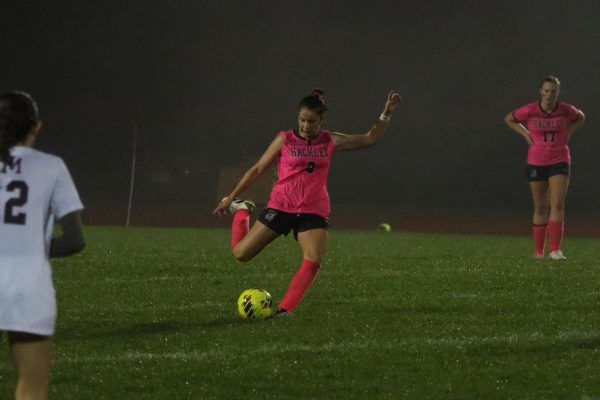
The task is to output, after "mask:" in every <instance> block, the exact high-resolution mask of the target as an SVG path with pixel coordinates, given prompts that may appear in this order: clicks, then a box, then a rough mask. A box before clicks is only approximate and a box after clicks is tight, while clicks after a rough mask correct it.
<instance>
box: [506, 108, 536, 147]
mask: <svg viewBox="0 0 600 400" xmlns="http://www.w3.org/2000/svg"><path fill="white" fill-rule="evenodd" d="M504 122H505V123H506V125H508V127H509V128H510V129H512V130H513V131H515V132H517V133H518V134H519V135H521V136H523V138H524V139H525V140H526V141H527V144H529V145H530V146H531V145H532V144H533V141H532V140H531V136H530V135H529V131H528V130H527V128H525V127H524V126H523V124H521V123H520V122H519V121H517V120H516V119H515V116H514V115H513V113H512V112H509V113H508V114H506V117H504Z"/></svg>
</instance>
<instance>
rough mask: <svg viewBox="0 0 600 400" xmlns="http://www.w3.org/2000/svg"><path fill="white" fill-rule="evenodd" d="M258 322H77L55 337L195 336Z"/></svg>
mask: <svg viewBox="0 0 600 400" xmlns="http://www.w3.org/2000/svg"><path fill="white" fill-rule="evenodd" d="M257 322H260V321H248V320H244V319H241V318H235V317H218V318H215V319H213V320H210V321H179V320H167V321H155V322H146V321H144V322H135V321H132V322H129V323H123V322H119V323H117V322H115V323H111V322H110V321H103V323H99V322H98V321H93V320H91V321H79V324H78V326H80V328H79V327H77V328H74V329H63V330H59V331H57V333H56V335H55V337H56V339H58V340H59V341H61V342H65V341H70V340H86V339H98V338H104V337H115V338H119V339H121V340H127V339H133V338H136V337H140V336H143V335H156V334H163V335H170V334H176V333H193V332H194V331H197V332H198V333H200V332H204V331H206V330H211V329H218V330H220V329H222V328H225V327H227V328H232V327H236V326H247V325H248V324H249V323H257Z"/></svg>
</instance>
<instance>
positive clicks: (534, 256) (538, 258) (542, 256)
mask: <svg viewBox="0 0 600 400" xmlns="http://www.w3.org/2000/svg"><path fill="white" fill-rule="evenodd" d="M531 258H533V259H534V260H541V259H543V258H544V255H543V254H541V253H533V255H532V256H531Z"/></svg>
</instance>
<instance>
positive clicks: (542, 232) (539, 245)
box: [532, 225, 547, 255]
mask: <svg viewBox="0 0 600 400" xmlns="http://www.w3.org/2000/svg"><path fill="white" fill-rule="evenodd" d="M546 228H547V226H546V225H534V226H533V228H532V229H533V247H534V251H535V254H541V255H543V254H544V246H545V245H546Z"/></svg>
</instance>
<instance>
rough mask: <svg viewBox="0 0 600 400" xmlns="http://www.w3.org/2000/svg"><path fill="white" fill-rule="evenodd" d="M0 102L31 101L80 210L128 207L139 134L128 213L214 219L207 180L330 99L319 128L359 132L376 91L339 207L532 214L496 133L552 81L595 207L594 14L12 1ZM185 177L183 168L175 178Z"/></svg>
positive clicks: (508, 146)
mask: <svg viewBox="0 0 600 400" xmlns="http://www.w3.org/2000/svg"><path fill="white" fill-rule="evenodd" d="M0 7H1V8H0V60H1V63H2V68H1V70H0V90H2V91H7V90H12V89H23V90H26V91H28V92H30V93H31V94H32V95H33V96H34V97H35V98H36V99H37V100H38V103H39V105H40V108H41V112H42V116H43V119H44V122H45V129H44V132H43V135H42V136H41V137H40V140H39V143H38V147H39V148H40V149H42V150H45V151H49V152H53V153H56V154H59V155H61V156H62V157H63V158H64V159H65V160H66V162H67V164H68V165H69V167H70V169H71V171H72V174H73V176H74V178H75V180H76V183H77V185H78V187H79V189H80V192H81V195H82V198H83V200H84V203H86V204H87V205H88V210H89V209H91V212H93V211H94V208H101V207H107V205H108V204H110V205H111V206H112V207H117V208H119V207H123V208H124V207H125V206H126V202H127V196H128V192H127V191H128V184H129V172H130V162H131V138H132V132H133V129H134V126H136V124H137V125H138V127H139V132H140V141H139V154H138V167H139V169H138V175H137V179H138V180H137V186H136V193H135V199H136V203H137V204H144V203H149V204H150V203H152V204H171V205H172V204H186V205H197V206H198V207H199V210H201V212H205V211H206V212H210V209H211V207H212V206H213V205H214V201H215V199H216V198H218V197H219V196H220V195H221V194H222V193H216V192H217V180H218V176H219V171H220V169H221V168H222V167H226V166H230V167H231V166H239V165H241V164H242V163H248V160H252V159H254V158H257V157H258V156H260V154H261V153H262V152H263V151H264V149H265V148H266V147H267V145H268V143H269V142H270V141H271V140H272V138H273V137H274V135H275V134H276V133H277V131H278V130H280V129H284V128H291V127H294V126H295V113H296V106H297V102H298V100H299V99H300V98H301V97H303V96H304V95H305V94H307V93H309V92H310V91H311V89H312V88H313V87H316V86H319V87H322V88H324V89H325V91H326V93H327V101H328V104H329V108H330V112H329V113H328V115H327V127H328V128H330V129H332V130H337V131H341V132H346V133H363V132H364V131H366V130H367V129H368V128H369V127H370V125H371V124H372V122H373V121H374V120H375V119H376V118H377V117H378V115H379V113H380V112H381V109H382V106H383V103H384V100H385V96H386V94H387V91H388V90H389V89H391V88H395V89H397V90H398V91H400V93H401V94H402V96H403V99H404V102H403V104H402V105H401V108H400V110H399V111H398V112H397V114H396V115H395V116H394V119H393V122H392V125H391V127H390V129H389V131H388V132H387V133H386V136H385V137H384V138H383V139H382V141H381V142H380V144H379V145H378V146H376V147H375V148H371V149H367V150H363V151H360V152H355V153H340V154H338V155H337V156H336V157H335V162H334V166H333V168H332V171H331V177H330V194H331V196H332V202H333V205H334V207H335V205H357V206H365V205H381V206H386V205H396V206H401V207H411V208H422V209H426V208H430V207H433V208H448V209H451V210H452V209H467V210H473V209H481V210H496V211H510V210H522V209H524V208H525V209H528V208H529V207H530V206H529V203H530V200H529V193H528V189H527V184H526V181H525V178H524V177H523V172H524V159H525V152H526V145H525V143H524V141H523V140H522V139H521V138H520V137H518V135H516V134H514V133H512V132H511V131H510V130H509V129H508V128H507V127H506V126H505V125H504V123H503V117H504V115H505V114H506V113H507V112H509V111H510V110H512V109H514V108H516V107H518V106H520V105H522V104H525V103H527V102H531V101H534V100H536V99H537V87H538V84H539V82H540V81H541V79H542V78H543V77H544V76H545V75H547V74H549V73H552V74H555V75H558V76H559V77H560V78H561V80H562V82H563V90H562V93H561V98H562V99H563V100H564V101H566V102H569V103H572V104H574V105H576V106H578V107H579V108H581V109H582V110H583V111H584V112H585V113H586V115H587V125H586V127H585V128H584V129H583V130H582V131H580V132H578V133H577V134H576V135H575V136H574V140H573V142H572V146H571V151H572V155H573V158H574V164H573V166H574V167H573V168H574V169H573V171H574V175H573V179H572V187H571V191H570V194H569V200H568V208H569V209H570V210H571V211H572V212H579V213H590V214H592V213H596V214H597V210H599V209H600V208H599V205H600V200H599V199H600V189H599V188H598V184H597V183H598V182H599V181H600V176H599V175H600V174H599V171H598V167H597V161H596V160H597V152H598V149H599V145H600V139H599V138H598V135H597V124H596V122H595V114H596V113H595V108H596V107H595V105H596V104H597V102H596V101H593V96H594V94H595V92H596V91H597V89H598V88H599V87H600V77H599V75H600V74H598V72H597V71H598V59H599V58H600V57H599V55H598V54H599V53H600V52H599V50H598V49H600V27H599V25H598V23H597V17H598V16H600V2H597V1H592V0H590V1H581V2H577V1H575V2H565V1H552V0H551V1H544V2H541V1H515V0H508V1H503V2H497V1H470V0H469V1H458V2H450V1H426V0H411V1H403V0H394V1H392V0H385V1H374V2H355V1H343V2H342V1H319V2H313V1H303V2H289V1H260V2H258V1H246V2H233V1H224V2H204V1H182V0H169V1H166V0H160V1H142V0H129V1H116V0H106V1H102V2H91V1H72V0H71V1H68V0H67V1H62V2H37V1H9V2H3V4H2V6H0ZM184 171H188V172H187V173H184Z"/></svg>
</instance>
